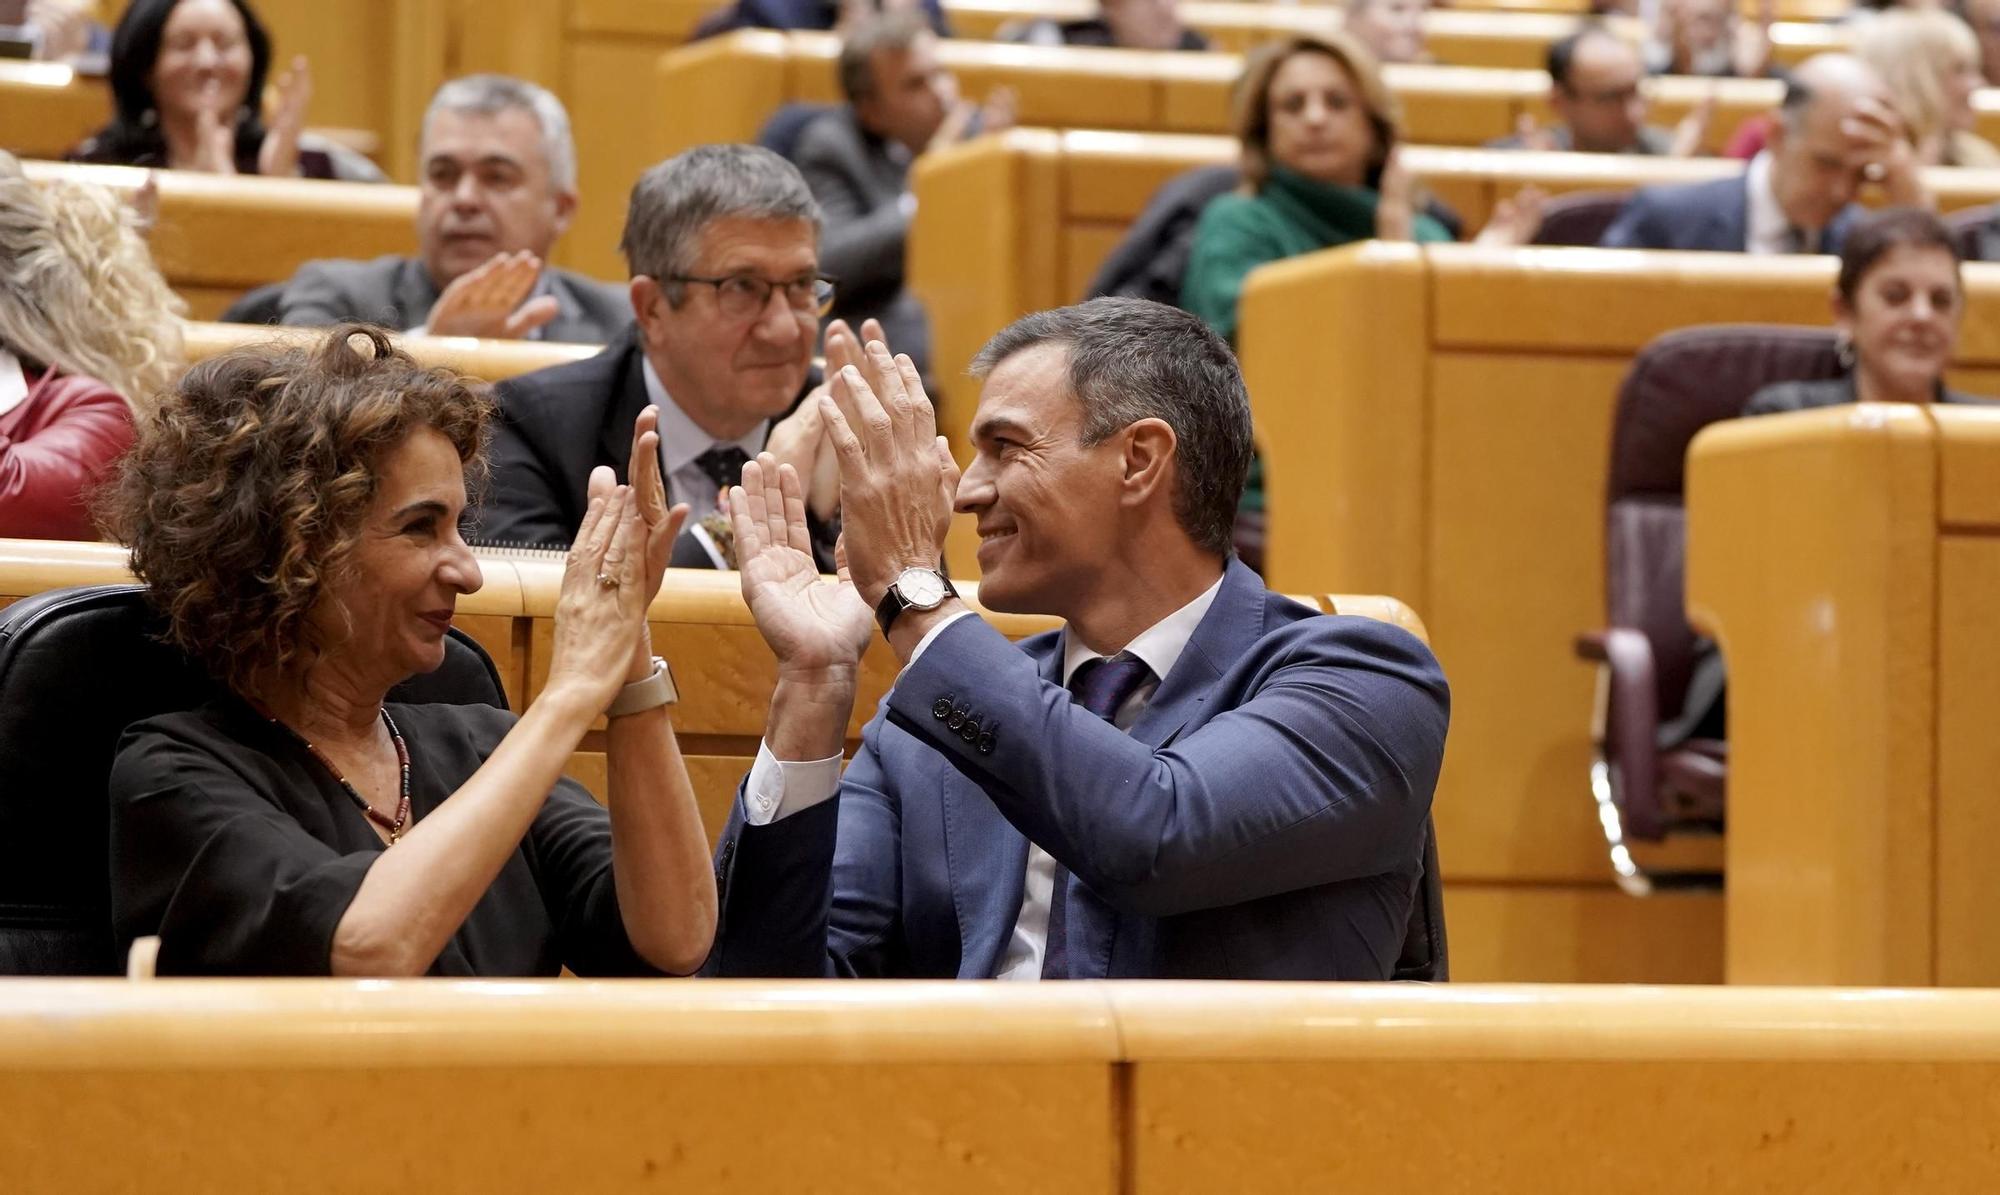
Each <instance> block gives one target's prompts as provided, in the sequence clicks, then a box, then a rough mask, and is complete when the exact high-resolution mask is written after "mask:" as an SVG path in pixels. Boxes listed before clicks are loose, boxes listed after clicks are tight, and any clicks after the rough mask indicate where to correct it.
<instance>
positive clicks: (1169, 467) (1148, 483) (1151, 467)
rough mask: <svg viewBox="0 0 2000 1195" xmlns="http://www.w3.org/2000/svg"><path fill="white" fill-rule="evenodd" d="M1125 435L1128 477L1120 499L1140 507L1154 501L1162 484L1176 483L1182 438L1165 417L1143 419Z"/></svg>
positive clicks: (1128, 428) (1126, 474)
mask: <svg viewBox="0 0 2000 1195" xmlns="http://www.w3.org/2000/svg"><path fill="white" fill-rule="evenodd" d="M1122 434H1123V436H1124V439H1125V461H1124V465H1125V477H1124V492H1123V494H1122V496H1121V499H1120V500H1121V501H1122V502H1123V504H1124V505H1126V506H1138V505H1140V504H1142V503H1145V502H1149V501H1152V500H1153V496H1154V495H1155V494H1156V493H1158V492H1159V490H1160V488H1161V487H1162V486H1168V487H1171V486H1172V485H1173V483H1174V468H1175V458H1176V455H1177V453H1176V450H1177V449H1178V447H1179V445H1180V440H1179V439H1178V438H1177V437H1176V436H1175V435H1174V429H1173V428H1172V427H1170V426H1169V425H1168V424H1167V421H1166V420H1164V419H1141V420H1139V421H1138V422H1136V423H1134V424H1132V425H1131V426H1129V427H1127V428H1126V429H1125V431H1124V432H1123V433H1122Z"/></svg>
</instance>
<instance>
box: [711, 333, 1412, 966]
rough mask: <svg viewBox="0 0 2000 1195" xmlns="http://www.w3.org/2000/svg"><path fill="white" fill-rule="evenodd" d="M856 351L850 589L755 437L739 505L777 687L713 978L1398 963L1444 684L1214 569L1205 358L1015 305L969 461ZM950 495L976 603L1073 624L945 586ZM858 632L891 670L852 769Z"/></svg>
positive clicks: (1224, 393)
mask: <svg viewBox="0 0 2000 1195" xmlns="http://www.w3.org/2000/svg"><path fill="white" fill-rule="evenodd" d="M868 351H869V353H870V361H871V369H870V371H869V373H870V374H871V375H872V376H870V377H869V378H867V379H866V380H864V378H863V376H862V374H861V373H859V372H857V371H855V370H853V369H852V368H849V369H846V370H843V371H841V373H840V374H839V375H837V376H836V377H835V379H834V380H833V382H832V384H831V387H830V389H831V396H830V397H828V398H826V399H824V400H822V404H823V405H824V406H827V407H828V408H829V409H828V410H827V411H826V414H825V416H824V417H825V419H826V421H827V428H828V432H829V436H830V438H831V439H832V440H833V441H834V444H835V450H836V453H837V455H838V457H839V460H840V474H841V504H842V511H841V513H842V518H843V520H844V522H845V539H846V548H847V560H848V564H849V568H850V576H851V583H850V584H844V585H839V586H836V585H829V584H817V585H811V584H806V583H805V582H806V581H807V579H808V578H809V576H810V570H811V564H810V562H809V561H808V560H807V559H806V556H805V554H804V553H803V552H802V551H800V550H799V548H798V547H797V544H798V542H799V539H800V528H799V527H798V520H797V519H796V517H791V518H787V517H786V515H785V513H783V512H786V511H788V510H791V509H792V508H793V507H794V506H795V502H796V494H797V491H798V483H797V481H796V479H795V478H794V477H792V476H790V471H789V470H786V469H781V468H778V467H776V465H775V462H773V461H772V460H771V458H769V457H765V458H761V459H760V460H759V461H757V462H754V463H753V464H752V466H751V467H749V468H746V469H745V470H744V481H745V485H744V488H743V489H741V490H738V491H735V492H733V494H732V506H733V508H734V510H735V512H736V515H737V519H736V536H737V541H738V545H739V549H740V550H741V551H742V552H743V554H744V572H743V589H744V594H745V597H746V598H747V599H748V601H749V604H750V608H751V612H752V614H753V615H754V616H755V617H756V619H757V625H758V628H759V629H760V630H761V631H762V632H763V634H764V637H765V639H766V641H767V642H769V643H770V645H771V647H772V650H773V652H774V653H775V654H776V655H777V657H778V684H777V688H776V690H775V691H774V693H773V695H772V704H771V713H770V718H769V720H768V722H767V724H766V725H767V729H766V732H765V740H764V744H763V746H762V748H760V750H759V754H758V758H757V762H756V765H755V766H754V767H753V769H752V771H751V773H750V776H749V777H748V778H747V779H746V781H745V782H744V785H743V788H742V790H741V791H740V792H739V794H738V798H737V802H736V805H735V807H734V809H733V810H732V811H731V814H730V818H729V822H728V825H727V827H726V828H725V831H724V835H723V839H722V842H721V845H720V848H719V850H718V854H717V867H718V872H719V880H720V883H721V892H722V895H721V899H722V911H721V918H720V924H719V928H718V933H717V940H716V945H715V949H714V951H713V953H712V954H711V955H710V958H709V964H708V968H707V970H708V971H709V972H710V973H714V974H722V975H851V976H900V977H940V978H942V977H953V976H956V977H960V978H978V979H984V978H1002V979H1023V980H1027V979H1040V978H1079V979H1081V978H1105V977H1112V978H1216V979H1221V978H1235V979H1385V978H1387V977H1388V976H1389V975H1390V974H1391V971H1392V968H1393V966H1394V964H1395V961H1396V957H1397V954H1398V950H1399V948H1400V946H1401V945H1402V943H1403V940H1404V932H1405V929H1406V923H1407V921H1408V918H1409V914H1410V909H1411V902H1412V897H1413V895H1414V892H1415V888H1416V884H1417V882H1418V877H1419V873H1420V868H1421V863H1420V860H1421V852H1422V849H1423V845H1424V837H1425V833H1426V819H1427V816H1428V814H1429V810H1430V802H1431V793H1432V789H1433V787H1434V786H1435V783H1436V780H1437V774H1438V767H1439V763H1440V760H1441V758H1442V756H1443V752H1444V740H1445V727H1446V722H1447V718H1448V694H1447V691H1446V687H1445V680H1444V675H1443V673H1442V672H1441V671H1439V669H1438V665H1437V661H1436V660H1435V659H1434V658H1433V657H1432V655H1431V653H1430V652H1429V650H1428V649H1426V648H1425V647H1424V645H1423V644H1422V643H1421V642H1419V641H1418V640H1417V639H1416V638H1414V637H1413V636H1411V635H1409V634H1407V633H1405V632H1403V631H1401V630H1399V629H1396V628H1394V627H1391V626H1389V625H1387V624H1385V623H1380V622H1374V621H1371V620H1368V619H1362V618H1343V617H1333V616H1327V615H1322V614H1320V613H1318V612H1317V611H1316V610H1315V609H1312V608H1309V607H1307V606H1304V605H1301V604H1299V603H1296V602H1293V601H1292V600H1290V599H1288V598H1285V597H1283V596H1281V595H1278V594H1275V593H1270V592H1268V591H1266V590H1265V588H1264V586H1263V584H1262V582H1261V581H1259V580H1258V578H1257V577H1256V575H1255V574H1253V573H1251V572H1250V571H1249V570H1248V569H1247V568H1245V567H1243V565H1242V564H1241V563H1239V562H1236V561H1233V560H1232V559H1231V558H1230V546H1229V545H1230V529H1231V525H1232V522H1233V519H1234V516H1235V510H1236V501H1237V497H1238V494H1239V493H1240V491H1241V490H1242V487H1243V481H1244V477H1245V474H1246V472H1247V470H1248V468H1249V462H1250V409H1249V402H1248V399H1247V397H1246V395H1245V392H1244V389H1243V380H1242V375H1241V373H1240V372H1239V370H1238V368H1237V365H1236V360H1235V357H1234V356H1233V355H1232V354H1231V353H1230V351H1229V347H1228V345H1227V344H1225V343H1224V342H1223V341H1222V340H1220V339H1219V338H1218V337H1216V336H1215V335H1214V334H1213V333H1211V332H1210V331H1208V329H1207V328H1206V327H1204V326H1203V325H1202V323H1201V322H1200V321H1199V320H1197V319H1196V318H1195V317H1193V316H1191V315H1188V314H1187V313H1185V312H1182V311H1178V310H1176V309H1174V308H1171V307H1168V306H1165V305H1164V304H1159V303H1151V302H1147V301H1145V300H1140V299H1098V300H1095V301H1093V302H1090V303H1086V304H1083V305H1082V306H1078V307H1068V308H1063V309H1061V310H1058V311H1050V312H1043V313H1041V314H1038V315H1032V316H1029V317H1027V318H1025V319H1023V320H1020V321H1018V322H1017V323H1015V324H1014V325H1013V326H1012V327H1010V328H1008V329H1006V330H1005V331H1003V332H1001V333H1000V334H999V335H998V336H996V337H995V338H994V339H993V341H992V342H991V343H989V344H988V345H987V346H986V348H985V350H984V351H983V352H981V354H980V355H979V358H978V360H977V361H976V362H975V365H974V372H975V373H976V374H979V375H981V376H983V377H984V379H985V386H984V390H983V393H982V394H981V397H980V402H979V408H978V411H977V413H976V415H975V417H974V423H973V433H972V434H973V441H974V448H975V452H976V455H975V458H974V460H973V463H972V465H971V467H970V468H969V469H968V470H967V471H966V473H965V474H964V476H963V477H962V478H961V477H960V476H959V474H958V469H957V467H956V466H955V465H954V464H953V463H952V462H951V458H950V457H949V455H948V454H946V452H945V450H944V447H943V442H942V441H941V440H939V439H937V438H936V436H935V432H936V425H935V422H934V416H933V413H932V410H931V406H930V403H929V400H928V399H927V398H925V396H924V392H923V389H922V386H921V383H920V382H919V380H918V377H917V374H916V371H915V369H914V368H913V367H911V366H910V364H909V362H908V359H907V358H901V359H898V360H896V361H894V362H891V361H890V359H889V357H888V354H887V351H886V350H883V349H881V348H879V346H873V345H871V346H869V350H868ZM836 404H837V409H836ZM774 472H775V473H777V474H778V478H777V480H776V482H775V484H774V481H773V478H772V474H773V473H774ZM759 490H761V491H762V492H761V493H759V492H758V491H759ZM954 505H955V506H956V509H957V510H958V511H959V512H961V513H966V514H971V515H973V516H975V517H976V518H977V519H978V523H979V532H980V537H981V543H980V549H979V562H980V565H981V567H982V568H983V570H984V574H983V577H982V579H981V582H980V591H979V597H980V600H981V601H982V602H983V603H985V604H986V605H987V606H988V607H990V608H992V609H996V610H1011V611H1023V612H1026V611H1033V612H1038V613H1045V614H1053V615H1056V616H1058V617H1061V618H1062V619H1064V621H1065V625H1064V627H1063V628H1062V629H1061V630H1058V631H1054V632H1050V633H1048V634H1045V635H1040V636H1037V637H1035V638H1032V639H1029V640H1027V641H1025V642H1023V643H1021V644H1019V645H1016V644H1013V643H1010V642H1008V641H1007V639H1006V638H1005V637H1004V636H1002V635H1001V634H1000V633H999V632H998V631H997V630H995V629H994V628H993V627H992V626H991V625H989V624H988V623H987V622H986V621H985V620H984V619H982V618H980V617H979V616H978V615H977V614H976V613H975V612H974V611H972V610H971V609H970V608H969V607H967V606H966V605H964V604H963V603H961V602H960V601H958V599H957V597H956V595H955V594H954V592H953V591H952V590H951V587H950V585H949V583H948V582H946V581H945V580H944V579H943V577H942V576H941V575H940V574H939V573H937V572H936V569H937V566H938V561H939V545H940V544H941V543H942V540H943V535H944V527H945V525H946V523H947V522H948V520H949V518H950V515H951V513H952V510H953V507H954ZM878 622H879V623H880V624H881V626H882V627H883V628H884V632H885V634H886V635H887V637H888V640H889V643H890V646H891V647H892V648H893V649H894V650H895V652H896V655H897V657H898V659H900V660H901V661H902V662H903V669H902V672H901V674H900V675H899V676H898V677H897V679H896V682H895V686H894V688H893V689H892V690H891V691H890V693H889V695H888V697H887V698H886V699H885V700H884V702H883V705H882V707H881V709H880V710H879V711H878V712H877V714H876V716H875V717H874V719H873V720H871V721H870V722H869V723H868V725H867V726H866V728H865V729H864V730H863V731H862V745H861V749H860V751H859V752H858V753H857V754H856V755H855V757H854V761H853V763H852V764H851V765H850V766H849V767H848V768H847V772H846V775H845V777H842V776H841V774H840V768H841V759H840V747H841V741H842V734H843V732H844V728H845V727H846V725H847V721H848V718H849V716H850V713H851V709H852V704H853V700H854V691H855V679H854V678H855V673H856V670H857V667H858V661H859V658H860V655H861V653H862V650H863V649H864V648H865V647H866V645H867V643H868V641H869V639H870V638H871V635H872V630H873V626H874V625H875V624H876V623H878Z"/></svg>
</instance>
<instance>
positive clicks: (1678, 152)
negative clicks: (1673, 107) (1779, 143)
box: [1487, 22, 1707, 158]
mask: <svg viewBox="0 0 2000 1195" xmlns="http://www.w3.org/2000/svg"><path fill="white" fill-rule="evenodd" d="M1548 71H1549V110H1550V111H1551V112H1553V113H1554V114H1555V118H1556V119H1555V123H1554V124H1551V125H1548V126H1546V127H1538V126H1537V125H1536V124H1535V119H1534V117H1532V116H1529V115H1526V114H1523V115H1522V117H1521V120H1520V126H1519V129H1518V131H1516V132H1515V134H1514V135H1513V136H1511V137H1503V138H1501V139H1500V140H1498V141H1492V142H1488V143H1487V147H1488V148H1489V149H1532V150H1541V151H1545V152H1553V153H1589V154H1653V155H1663V156H1672V157H1677V158H1678V157H1686V156H1687V155H1688V154H1691V153H1693V152H1694V150H1695V148H1696V146H1697V145H1698V144H1699V142H1700V136H1701V133H1702V132H1703V131H1704V129H1705V128H1706V125H1707V121H1706V120H1705V119H1704V118H1703V117H1702V116H1701V115H1698V114H1697V115H1695V116H1693V117H1691V118H1690V119H1689V120H1688V121H1685V122H1683V124H1682V128H1681V130H1680V132H1679V133H1670V132H1668V131H1667V130H1666V129H1663V128H1659V127H1658V126H1656V125H1649V124H1647V123H1646V106H1647V101H1646V94H1645V92H1644V91H1643V90H1642V89H1641V86H1640V85H1641V84H1642V83H1643V82H1644V81H1645V78H1646V65H1645V63H1644V62H1643V61H1642V60H1641V59H1640V57H1639V51H1638V49H1637V47H1635V46H1633V45H1632V43H1631V42H1628V41H1626V40H1625V39H1624V38H1622V37H1620V36H1618V35H1617V34H1616V33H1613V32H1611V31H1610V30H1609V29H1607V28H1605V27H1604V26H1603V25H1599V24H1596V23H1594V22H1593V23H1591V24H1587V25H1585V26H1584V27H1583V28H1581V29H1579V30H1577V31H1576V32H1575V33H1572V34H1570V35H1569V36H1568V37H1564V38H1558V39H1557V40H1555V41H1553V42H1551V43H1549V52H1548Z"/></svg>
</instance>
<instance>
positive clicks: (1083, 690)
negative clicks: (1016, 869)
mask: <svg viewBox="0 0 2000 1195" xmlns="http://www.w3.org/2000/svg"><path fill="white" fill-rule="evenodd" d="M1151 679H1153V670H1152V669H1151V668H1148V667H1147V666H1146V661H1144V660H1142V659H1140V658H1139V657H1137V656H1131V655H1126V654H1124V653H1122V652H1121V653H1120V654H1118V655H1115V656H1113V657H1111V658H1110V659H1108V660H1101V659H1100V660H1086V661H1084V663H1083V666H1082V667H1080V668H1078V669H1077V670H1076V675H1075V676H1072V677H1070V678H1069V692H1070V697H1071V699H1072V700H1074V701H1075V702H1076V703H1077V704H1078V705H1080V706H1082V707H1083V708H1085V709H1087V710H1089V711H1090V712H1091V713H1093V714H1096V715H1097V716H1098V717H1100V718H1102V719H1104V720H1105V721H1106V722H1111V721H1114V720H1115V719H1116V718H1117V717H1118V711H1119V709H1120V708H1121V707H1123V706H1124V704H1125V702H1126V701H1128V700H1129V699H1130V698H1131V696H1132V694H1133V693H1134V692H1135V691H1136V690H1137V689H1138V688H1139V686H1140V685H1143V684H1145V683H1146V682H1147V681H1149V680H1151ZM1068 911H1069V868H1067V867H1064V866H1063V865H1062V864H1060V863H1058V864H1056V887H1055V892H1054V894H1053V895H1051V896H1050V897H1049V933H1048V948H1047V949H1046V950H1044V951H1043V952H1042V978H1043V979H1068V978H1069V932H1068V930H1069V924H1068V920H1067V914H1068Z"/></svg>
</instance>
